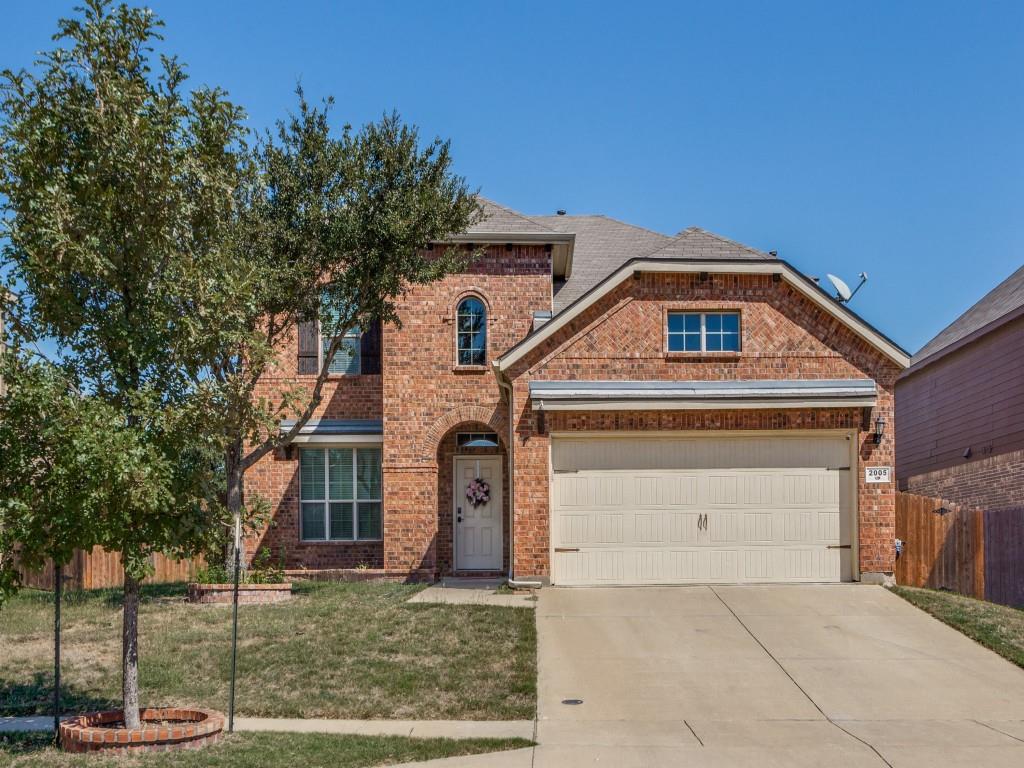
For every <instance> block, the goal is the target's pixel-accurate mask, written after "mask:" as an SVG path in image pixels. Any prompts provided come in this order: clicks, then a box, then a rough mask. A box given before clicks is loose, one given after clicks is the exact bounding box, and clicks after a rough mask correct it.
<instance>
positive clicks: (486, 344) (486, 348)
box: [452, 290, 491, 371]
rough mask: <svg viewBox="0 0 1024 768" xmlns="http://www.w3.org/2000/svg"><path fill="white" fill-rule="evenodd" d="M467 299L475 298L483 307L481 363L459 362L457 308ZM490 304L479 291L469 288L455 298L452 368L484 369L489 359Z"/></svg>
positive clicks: (462, 369)
mask: <svg viewBox="0 0 1024 768" xmlns="http://www.w3.org/2000/svg"><path fill="white" fill-rule="evenodd" d="M469 299H476V300H477V301H479V302H480V304H481V305H482V306H483V308H484V350H483V351H484V361H483V362H482V363H460V362H459V308H460V307H461V306H462V304H463V302H465V301H467V300H469ZM490 322H491V305H490V303H489V302H488V301H487V299H485V298H484V296H483V294H481V293H480V292H479V291H476V290H471V291H465V292H464V293H460V294H459V295H458V296H457V297H456V299H455V311H454V312H453V313H452V330H453V333H452V344H453V350H452V354H453V356H454V363H453V365H454V368H456V369H457V370H461V371H486V370H487V368H488V361H489V360H490V359H491V329H490Z"/></svg>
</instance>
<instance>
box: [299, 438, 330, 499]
mask: <svg viewBox="0 0 1024 768" xmlns="http://www.w3.org/2000/svg"><path fill="white" fill-rule="evenodd" d="M324 472H325V469H324V452H323V451H307V450H300V451H299V477H300V482H299V485H300V489H299V495H300V498H302V499H304V500H305V499H323V497H324V476H325V475H324Z"/></svg>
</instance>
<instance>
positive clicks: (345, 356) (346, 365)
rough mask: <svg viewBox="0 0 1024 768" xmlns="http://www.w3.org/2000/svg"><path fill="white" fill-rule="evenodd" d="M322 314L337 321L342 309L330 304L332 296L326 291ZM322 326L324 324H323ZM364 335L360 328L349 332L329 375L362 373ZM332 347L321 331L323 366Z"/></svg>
mask: <svg viewBox="0 0 1024 768" xmlns="http://www.w3.org/2000/svg"><path fill="white" fill-rule="evenodd" d="M320 303H321V308H320V312H321V314H322V315H323V316H326V317H328V318H331V319H332V320H337V318H338V315H339V314H340V308H339V307H335V306H332V305H331V303H330V296H329V295H328V294H327V292H326V291H325V292H324V294H323V296H322V299H321V302H320ZM321 325H322V323H321ZM362 335H363V334H362V333H361V332H360V330H359V329H358V328H355V329H352V330H350V331H348V332H347V333H346V334H345V335H344V336H343V337H342V339H341V345H340V346H339V347H338V350H337V351H336V352H335V353H334V358H333V359H332V360H331V363H330V365H329V366H328V367H327V370H328V372H329V373H348V374H358V373H361V369H362V366H361V360H360V349H361V347H362V344H361V339H362ZM330 346H331V337H330V336H325V335H324V334H323V331H322V330H321V331H320V364H321V365H323V361H324V358H325V357H326V355H327V350H328V349H329V348H330Z"/></svg>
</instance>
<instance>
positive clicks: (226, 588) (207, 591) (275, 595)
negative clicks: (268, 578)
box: [187, 582, 292, 605]
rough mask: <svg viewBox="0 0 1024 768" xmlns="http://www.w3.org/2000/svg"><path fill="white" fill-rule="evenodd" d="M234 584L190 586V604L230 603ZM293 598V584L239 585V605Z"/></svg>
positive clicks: (192, 584)
mask: <svg viewBox="0 0 1024 768" xmlns="http://www.w3.org/2000/svg"><path fill="white" fill-rule="evenodd" d="M233 589H234V585H232V584H196V583H194V582H193V583H190V584H189V585H188V598H187V599H188V602H190V603H230V602H231V599H232V598H231V592H232V590H233ZM291 597H292V585H291V582H285V583H284V584H239V585H238V603H239V605H252V604H260V603H279V602H281V601H283V600H290V599H291Z"/></svg>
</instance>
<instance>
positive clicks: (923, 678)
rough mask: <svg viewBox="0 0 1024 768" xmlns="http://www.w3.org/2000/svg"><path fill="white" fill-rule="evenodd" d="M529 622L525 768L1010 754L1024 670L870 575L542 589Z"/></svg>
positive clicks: (999, 761) (937, 760)
mask: <svg viewBox="0 0 1024 768" xmlns="http://www.w3.org/2000/svg"><path fill="white" fill-rule="evenodd" d="M537 625H538V626H537V629H538V674H539V690H538V717H539V721H538V728H537V742H538V744H539V746H538V747H537V748H536V750H535V755H534V763H533V766H534V768H548V767H549V766H560V767H563V768H570V767H571V766H579V765H595V764H600V765H615V766H619V767H620V768H630V767H631V766H662V765H664V766H678V765H687V766H705V765H707V766H710V765H714V766H728V765H737V766H739V765H759V766H776V765H778V766H783V765H785V766H811V765H842V766H844V767H845V766H850V767H851V768H856V767H857V766H872V767H877V766H896V767H897V768H902V767H903V766H935V765H942V766H961V765H962V766H971V768H976V767H977V766H982V765H984V766H1004V765H1005V766H1021V765H1024V670H1021V669H1019V668H1017V667H1015V666H1014V665H1012V664H1010V663H1009V662H1007V661H1005V660H1004V659H1002V658H1000V657H998V656H997V655H996V654H994V653H992V652H991V651H988V650H987V649H985V648H982V647H981V646H980V645H977V644H976V643H974V642H973V641H972V640H969V639H968V638H966V637H964V636H963V635H961V634H960V633H958V632H956V631H955V630H953V629H951V628H949V627H947V626H945V625H944V624H941V623H940V622H938V621H936V620H935V619H933V618H931V617H930V616H928V615H927V614H925V613H923V612H922V611H919V610H918V609H916V608H914V607H913V606H911V605H909V604H907V603H905V602H904V601H903V600H901V599H900V598H898V597H896V596H895V595H893V594H891V593H889V592H887V591H886V590H884V589H883V588H881V587H870V586H862V585H831V586H824V585H822V586H816V585H808V586H764V587H757V586H744V587H714V588H712V587H676V588H643V589H611V588H608V589H546V590H543V591H542V592H541V594H540V603H539V605H538V609H537ZM572 700H580V701H582V703H579V704H573V703H568V702H570V701H572ZM487 764H488V763H484V762H481V763H480V765H487Z"/></svg>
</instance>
